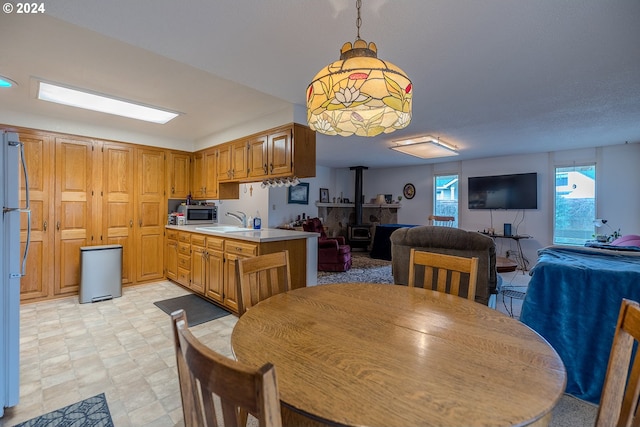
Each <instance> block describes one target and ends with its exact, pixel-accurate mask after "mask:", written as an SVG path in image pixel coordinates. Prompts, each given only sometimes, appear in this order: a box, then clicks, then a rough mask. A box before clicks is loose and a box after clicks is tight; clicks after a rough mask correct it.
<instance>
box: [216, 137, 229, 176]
mask: <svg viewBox="0 0 640 427" xmlns="http://www.w3.org/2000/svg"><path fill="white" fill-rule="evenodd" d="M217 152H218V157H217V162H216V170H217V172H218V182H224V181H231V178H232V177H231V169H232V165H231V144H222V145H220V147H219V148H218V149H217Z"/></svg>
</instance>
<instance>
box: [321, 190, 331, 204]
mask: <svg viewBox="0 0 640 427" xmlns="http://www.w3.org/2000/svg"><path fill="white" fill-rule="evenodd" d="M320 203H329V189H328V188H321V189H320Z"/></svg>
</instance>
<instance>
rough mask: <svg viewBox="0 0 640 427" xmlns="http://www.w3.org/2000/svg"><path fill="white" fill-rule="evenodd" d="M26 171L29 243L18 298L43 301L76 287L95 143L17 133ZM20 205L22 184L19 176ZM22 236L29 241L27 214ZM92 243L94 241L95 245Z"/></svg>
mask: <svg viewBox="0 0 640 427" xmlns="http://www.w3.org/2000/svg"><path fill="white" fill-rule="evenodd" d="M19 134H20V140H21V141H22V142H23V143H24V151H25V161H26V163H27V170H28V171H29V196H30V197H29V198H30V201H31V241H30V247H29V256H28V257H27V264H26V273H27V274H26V276H25V277H23V278H22V280H21V282H20V288H21V289H20V290H21V293H20V297H21V299H22V300H31V299H42V298H47V297H51V296H54V295H65V294H72V293H77V292H78V290H79V277H80V275H79V267H80V266H79V252H80V247H82V246H88V245H90V244H92V243H91V242H92V239H93V238H94V236H93V235H92V229H93V226H92V216H93V198H92V189H91V185H92V183H93V175H92V174H93V159H94V155H93V154H94V153H93V143H92V141H91V140H88V139H83V138H71V137H59V136H55V135H49V134H45V133H40V132H37V131H33V132H31V131H21V132H19ZM20 189H21V198H22V200H23V201H22V202H21V204H22V205H24V199H25V182H24V180H23V178H22V176H20ZM22 215H23V216H22V221H21V233H20V240H21V242H22V245H21V246H22V250H23V251H24V247H25V245H26V241H27V221H28V217H27V214H24V213H23V214H22ZM93 244H95V243H93Z"/></svg>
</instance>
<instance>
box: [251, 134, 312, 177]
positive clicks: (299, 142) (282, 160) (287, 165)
mask: <svg viewBox="0 0 640 427" xmlns="http://www.w3.org/2000/svg"><path fill="white" fill-rule="evenodd" d="M248 141H249V159H248V161H249V174H248V177H249V178H253V179H255V178H258V179H266V178H276V177H289V176H297V177H298V178H309V177H314V176H315V175H316V134H315V132H314V131H312V130H311V129H309V128H308V127H306V126H302V125H299V124H296V123H294V124H291V125H287V126H283V127H280V128H275V129H272V130H270V131H268V132H267V133H266V134H257V135H254V136H252V137H249V139H248Z"/></svg>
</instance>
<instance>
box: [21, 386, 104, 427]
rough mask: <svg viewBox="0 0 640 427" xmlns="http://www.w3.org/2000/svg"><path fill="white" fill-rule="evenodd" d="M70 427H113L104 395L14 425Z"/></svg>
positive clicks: (25, 426)
mask: <svg viewBox="0 0 640 427" xmlns="http://www.w3.org/2000/svg"><path fill="white" fill-rule="evenodd" d="M71 426H82V427H113V421H112V420H111V414H110V413H109V407H108V406H107V399H106V398H105V396H104V393H102V394H98V395H97V396H93V397H90V398H88V399H85V400H82V401H80V402H78V403H74V404H72V405H69V406H65V407H64V408H60V409H56V410H55V411H51V412H49V413H48V414H44V415H41V416H39V417H36V418H32V419H30V420H29V421H25V422H23V423H20V424H16V425H15V427H71Z"/></svg>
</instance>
